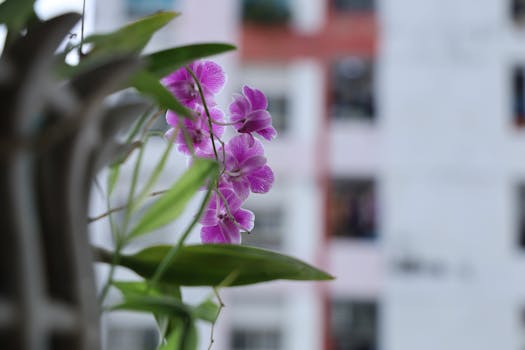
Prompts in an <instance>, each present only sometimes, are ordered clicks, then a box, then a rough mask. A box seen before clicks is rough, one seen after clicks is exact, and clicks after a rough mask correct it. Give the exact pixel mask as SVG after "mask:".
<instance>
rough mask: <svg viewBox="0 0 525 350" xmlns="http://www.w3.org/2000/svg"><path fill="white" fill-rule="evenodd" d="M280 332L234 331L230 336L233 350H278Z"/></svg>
mask: <svg viewBox="0 0 525 350" xmlns="http://www.w3.org/2000/svg"><path fill="white" fill-rule="evenodd" d="M281 338H282V335H281V331H280V330H278V329H235V330H234V331H233V334H232V346H231V348H232V349H233V350H279V349H282V345H281Z"/></svg>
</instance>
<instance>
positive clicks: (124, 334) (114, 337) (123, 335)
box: [106, 327, 159, 350]
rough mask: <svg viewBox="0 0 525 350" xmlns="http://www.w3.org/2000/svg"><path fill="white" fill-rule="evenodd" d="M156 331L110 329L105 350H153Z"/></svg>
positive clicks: (145, 328)
mask: <svg viewBox="0 0 525 350" xmlns="http://www.w3.org/2000/svg"><path fill="white" fill-rule="evenodd" d="M158 337H159V336H158V333H157V330H156V329H155V328H153V327H151V328H150V327H144V328H137V327H129V328H124V327H111V328H110V329H109V331H108V336H107V341H106V343H107V344H106V349H111V350H154V349H156V348H157V344H158V342H157V339H158Z"/></svg>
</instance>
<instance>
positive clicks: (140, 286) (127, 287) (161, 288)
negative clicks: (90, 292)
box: [113, 281, 181, 300]
mask: <svg viewBox="0 0 525 350" xmlns="http://www.w3.org/2000/svg"><path fill="white" fill-rule="evenodd" d="M113 285H114V286H115V287H117V289H118V290H119V291H120V292H121V293H122V295H123V296H124V298H130V297H137V296H144V295H157V296H160V295H164V296H168V297H171V298H175V299H178V300H181V292H180V288H179V287H178V286H174V285H172V284H160V283H157V284H156V285H155V286H154V287H152V286H151V285H149V284H148V283H147V282H146V281H115V282H113Z"/></svg>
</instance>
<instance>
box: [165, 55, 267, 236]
mask: <svg viewBox="0 0 525 350" xmlns="http://www.w3.org/2000/svg"><path fill="white" fill-rule="evenodd" d="M196 80H197V81H198V83H197V81H196ZM225 82H226V76H225V74H224V71H223V70H222V68H221V67H220V66H219V65H218V64H216V63H214V62H211V61H197V62H193V63H191V64H189V65H188V66H187V67H185V68H180V69H179V70H177V71H175V72H173V73H172V74H170V75H168V76H167V77H165V78H164V79H163V80H162V83H163V84H164V85H165V86H166V87H167V89H168V90H169V91H171V93H173V95H174V96H175V97H176V98H177V99H178V100H179V101H180V102H181V103H182V104H183V105H184V106H186V107H187V108H189V109H190V110H191V111H192V114H193V118H192V119H189V118H180V117H179V116H178V115H177V114H176V113H175V112H173V111H168V112H167V114H166V121H167V122H168V124H169V125H170V126H171V128H170V130H168V132H167V133H166V136H167V137H168V138H169V139H170V140H173V142H174V143H175V144H176V145H177V149H178V150H179V151H180V152H182V153H184V154H187V155H194V156H196V157H204V158H212V157H215V158H216V159H217V161H218V162H219V163H220V165H221V170H220V175H219V179H218V181H217V184H216V188H215V190H214V192H213V193H212V195H211V199H210V202H209V203H208V207H207V208H206V210H205V212H204V214H203V216H202V218H201V221H200V222H201V224H202V228H201V240H202V242H203V243H235V244H239V243H240V242H241V231H251V230H252V229H253V224H254V215H253V213H252V212H251V211H249V210H246V209H243V208H241V206H242V205H243V203H244V202H245V201H246V199H247V198H248V196H249V195H250V193H266V192H268V191H269V190H270V188H271V187H272V184H273V182H274V175H273V172H272V169H271V168H270V167H269V166H268V165H267V161H266V157H265V156H264V147H263V144H262V143H261V141H260V140H258V139H257V138H256V137H255V136H260V137H262V138H263V139H265V140H268V141H270V140H272V139H274V138H275V137H276V136H277V132H276V131H275V129H274V128H273V127H272V117H271V115H270V113H269V112H268V110H267V109H268V100H267V98H266V96H265V95H264V94H263V93H262V92H261V91H259V90H257V89H252V88H250V87H248V86H244V87H243V91H242V94H236V95H235V96H234V98H233V102H232V103H231V104H230V106H229V112H230V115H229V120H227V119H226V118H225V114H224V113H223V111H221V109H220V108H219V107H218V106H217V103H216V102H215V96H216V95H217V93H219V92H220V91H221V90H222V88H223V86H224V84H225ZM227 126H231V127H233V129H234V130H235V135H234V136H233V137H231V138H230V139H229V140H228V141H224V140H223V139H222V137H223V135H224V132H225V127H227Z"/></svg>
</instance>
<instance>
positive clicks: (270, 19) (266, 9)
mask: <svg viewBox="0 0 525 350" xmlns="http://www.w3.org/2000/svg"><path fill="white" fill-rule="evenodd" d="M290 16H291V15H290V4H289V3H288V1H287V0H243V2H242V19H243V20H244V21H246V22H252V23H258V24H285V23H287V22H288V21H289V20H290Z"/></svg>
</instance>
